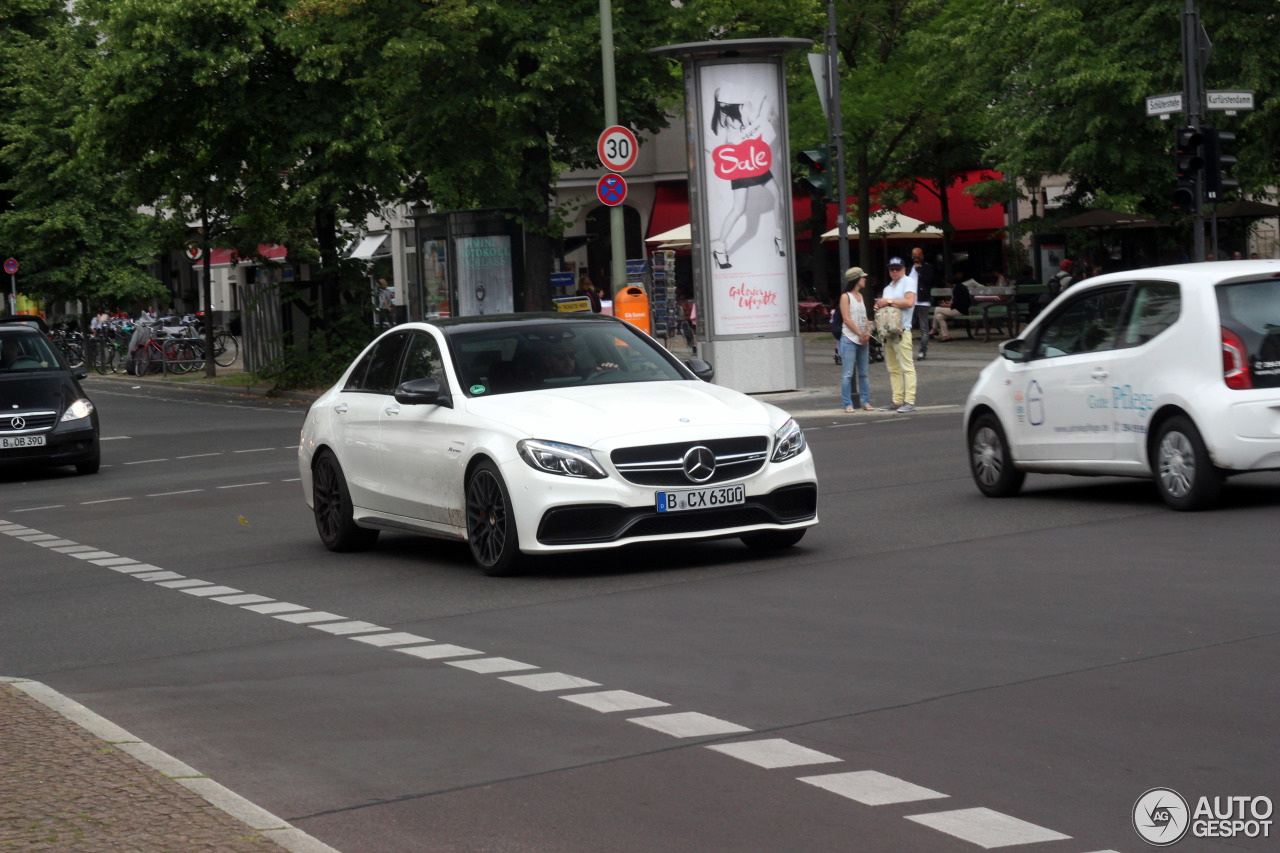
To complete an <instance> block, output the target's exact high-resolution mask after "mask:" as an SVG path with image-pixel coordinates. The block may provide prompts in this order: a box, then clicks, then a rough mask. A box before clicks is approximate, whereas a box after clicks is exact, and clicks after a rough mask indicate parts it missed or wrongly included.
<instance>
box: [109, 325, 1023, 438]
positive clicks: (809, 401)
mask: <svg viewBox="0 0 1280 853" xmlns="http://www.w3.org/2000/svg"><path fill="white" fill-rule="evenodd" d="M801 337H802V338H803V339H804V342H805V346H804V348H805V364H804V376H803V386H804V387H802V388H797V389H794V390H790V391H777V392H767V393H761V394H757V395H755V396H756V397H758V398H759V399H762V400H766V401H768V402H771V403H774V404H776V405H778V406H780V407H781V408H784V409H788V410H789V411H792V413H793V414H800V413H804V414H827V413H833V414H839V415H840V416H842V417H855V416H856V417H866V416H868V415H871V414H873V413H871V412H862V411H859V412H855V413H852V414H846V413H845V411H844V407H843V406H842V405H841V402H840V373H841V370H842V368H841V366H840V365H838V364H836V363H835V359H834V357H833V356H834V354H835V349H836V341H835V339H834V338H832V337H831V335H830V333H828V332H825V331H823V332H803V333H802V334H801ZM1002 340H1004V338H1003V337H993V338H992V340H991V341H989V342H984V341H983V340H982V338H981V335H979V336H978V337H976V338H972V339H970V338H968V337H966V336H965V334H964V332H963V331H960V332H959V333H958V334H957V335H955V336H954V337H953V338H952V339H951V340H950V341H948V342H946V343H940V342H939V341H937V340H936V339H934V340H933V341H932V342H931V343H930V345H929V353H928V357H927V358H925V359H924V360H920V359H918V358H917V359H916V361H915V365H916V382H917V392H916V405H917V406H919V407H920V408H921V409H922V410H924V411H930V410H934V411H936V410H937V409H938V408H944V409H948V410H950V409H954V408H957V407H960V406H963V405H964V401H965V398H966V396H967V395H968V393H969V388H970V387H971V386H972V385H973V381H974V380H975V379H976V378H977V376H978V373H979V372H980V371H981V370H982V368H983V367H985V366H986V365H987V364H989V363H990V362H991V360H992V359H993V358H995V357H996V356H997V355H998V354H999V345H1000V342H1001V341H1002ZM666 344H667V349H668V350H669V351H670V352H671V354H672V355H674V356H675V357H676V358H678V359H680V360H681V361H684V360H685V359H686V358H689V356H690V355H692V353H691V351H690V349H689V347H688V345H686V344H685V342H684V339H683V338H677V337H672V338H670V339H669V340H668V341H667V342H666ZM919 348H920V342H919V339H918V336H917V340H916V350H917V351H919ZM243 373H244V371H243V369H242V368H241V367H240V365H239V363H237V364H236V365H235V366H233V367H230V368H226V367H220V368H218V376H219V377H227V376H237V375H243ZM867 376H868V378H869V379H870V382H871V402H872V404H873V405H876V406H879V405H883V404H885V403H888V402H889V401H890V397H891V392H890V388H889V369H888V367H886V366H885V364H884V362H880V363H877V364H872V365H870V366H869V369H868V374H867ZM89 381H90V382H91V383H96V382H98V381H103V382H111V383H126V382H127V383H129V384H130V385H133V386H137V385H142V384H146V385H148V386H149V387H166V388H172V389H176V390H180V391H191V392H196V393H207V392H218V393H222V394H231V395H246V396H254V397H272V398H273V399H279V400H283V401H291V402H295V403H310V402H312V401H314V400H315V399H316V397H318V396H319V394H318V393H316V392H308V391H284V392H279V393H273V392H272V389H271V387H270V385H266V384H263V385H223V384H217V383H215V382H209V381H206V380H205V379H204V376H203V374H194V373H193V374H187V375H185V376H180V377H172V376H171V377H163V376H161V375H159V374H151V375H149V376H131V375H128V374H120V373H117V374H108V375H106V376H98V375H97V374H90V378H89ZM90 387H92V386H90ZM875 414H878V415H881V416H883V415H884V414H885V413H884V412H878V413H875Z"/></svg>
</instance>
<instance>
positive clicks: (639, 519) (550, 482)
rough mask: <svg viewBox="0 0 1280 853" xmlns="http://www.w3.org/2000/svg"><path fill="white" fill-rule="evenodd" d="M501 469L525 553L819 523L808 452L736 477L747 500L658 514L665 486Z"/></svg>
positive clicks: (518, 466)
mask: <svg viewBox="0 0 1280 853" xmlns="http://www.w3.org/2000/svg"><path fill="white" fill-rule="evenodd" d="M500 467H501V468H502V474H503V478H504V479H505V480H506V482H507V487H508V490H509V492H510V494H511V499H512V504H513V509H514V515H515V518H516V526H517V529H518V530H519V535H520V550H521V551H524V552H526V553H547V552H555V551H577V550H588V549H596V548H610V547H618V546H621V545H628V544H632V543H639V542H667V541H673V540H693V539H721V538H729V537H737V536H742V535H745V534H748V533H755V532H759V531H766V530H789V529H796V528H804V527H812V526H813V525H815V524H817V523H818V484H817V476H816V472H815V470H814V465H813V456H812V455H811V454H810V452H809V451H808V450H807V449H806V450H805V451H804V452H803V453H802V454H801V455H800V456H799V457H797V458H795V459H791V460H788V461H786V462H769V463H766V464H765V465H764V467H763V469H761V470H760V471H759V472H757V473H755V474H753V475H751V476H750V477H747V478H745V479H743V480H740V481H738V482H741V483H743V485H744V486H745V487H746V501H745V503H742V504H736V505H733V506H727V507H715V508H709V509H698V510H685V511H682V512H658V501H657V494H658V492H660V491H663V489H661V488H657V487H653V486H641V485H636V484H633V483H629V482H626V481H624V480H620V479H619V478H618V477H617V476H616V475H615V476H611V477H609V478H608V479H603V480H587V479H571V478H567V477H559V476H554V475H549V474H544V473H541V472H536V471H534V470H533V469H531V468H530V467H529V466H528V465H526V464H525V463H524V461H523V460H520V459H518V458H517V459H514V460H510V461H508V462H507V463H505V464H503V465H501V466H500ZM716 485H718V486H727V485H730V483H729V482H724V483H717V484H716ZM668 491H669V489H668Z"/></svg>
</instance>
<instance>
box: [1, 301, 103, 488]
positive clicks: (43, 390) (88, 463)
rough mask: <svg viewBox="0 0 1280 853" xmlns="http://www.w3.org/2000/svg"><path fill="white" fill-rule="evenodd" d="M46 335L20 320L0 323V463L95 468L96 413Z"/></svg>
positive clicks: (82, 469)
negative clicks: (12, 322) (13, 322)
mask: <svg viewBox="0 0 1280 853" xmlns="http://www.w3.org/2000/svg"><path fill="white" fill-rule="evenodd" d="M88 375H89V374H88V371H87V370H85V369H83V368H81V369H79V370H76V371H72V369H71V368H70V367H69V366H68V365H67V362H66V360H65V359H64V358H63V357H62V355H61V354H60V353H59V352H58V351H57V349H56V348H55V347H54V346H53V344H52V343H50V342H49V339H48V338H47V337H45V336H44V335H43V334H41V333H40V332H38V331H37V330H36V329H34V328H31V327H29V326H26V325H23V324H18V323H15V324H0V467H7V466H10V465H21V464H43V465H74V466H76V470H77V471H79V472H80V473H81V474H93V473H96V472H97V470H98V465H99V462H100V460H101V450H100V448H99V445H98V413H97V411H96V410H95V409H94V406H93V403H92V402H91V401H90V400H89V398H88V397H87V396H85V393H84V391H83V390H82V389H81V388H80V383H79V381H78V380H80V379H83V378H85V377H86V376H88Z"/></svg>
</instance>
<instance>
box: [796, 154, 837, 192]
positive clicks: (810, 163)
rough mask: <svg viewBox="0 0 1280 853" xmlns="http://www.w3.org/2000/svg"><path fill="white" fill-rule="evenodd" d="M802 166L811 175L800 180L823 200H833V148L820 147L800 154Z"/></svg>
mask: <svg viewBox="0 0 1280 853" xmlns="http://www.w3.org/2000/svg"><path fill="white" fill-rule="evenodd" d="M800 165H801V166H807V167H808V169H809V174H808V175H806V176H805V177H803V178H801V179H800V180H801V181H802V182H803V183H804V184H805V185H807V186H808V187H809V189H810V190H812V191H814V192H816V193H818V194H820V195H821V196H822V197H823V198H831V146H829V145H819V146H818V147H817V148H809V149H806V150H804V151H801V152H800Z"/></svg>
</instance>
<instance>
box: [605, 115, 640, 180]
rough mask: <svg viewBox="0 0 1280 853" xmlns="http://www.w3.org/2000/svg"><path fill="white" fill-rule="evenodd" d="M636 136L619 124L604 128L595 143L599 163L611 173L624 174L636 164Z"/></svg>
mask: <svg viewBox="0 0 1280 853" xmlns="http://www.w3.org/2000/svg"><path fill="white" fill-rule="evenodd" d="M637 150H638V146H637V145H636V135H635V134H634V133H632V132H631V131H630V130H627V129H626V128H625V127H623V126H622V125H620V124H615V125H613V126H612V127H606V128H605V129H604V133H602V134H600V139H599V140H597V141H596V153H597V154H599V155H600V162H601V163H602V164H604V167H605V168H606V169H608V170H609V171H611V172H625V171H627V169H630V168H631V167H632V166H634V165H635V164H636V152H637Z"/></svg>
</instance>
